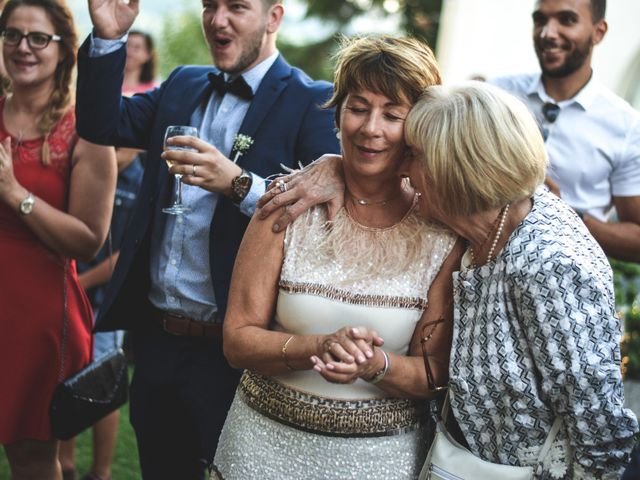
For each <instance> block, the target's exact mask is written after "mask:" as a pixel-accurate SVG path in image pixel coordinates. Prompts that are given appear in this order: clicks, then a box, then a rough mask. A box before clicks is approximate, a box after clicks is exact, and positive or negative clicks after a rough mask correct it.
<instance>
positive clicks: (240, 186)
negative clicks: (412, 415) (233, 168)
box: [231, 168, 253, 205]
mask: <svg viewBox="0 0 640 480" xmlns="http://www.w3.org/2000/svg"><path fill="white" fill-rule="evenodd" d="M252 183H253V177H252V176H251V174H250V173H249V172H247V171H246V170H245V169H244V168H243V169H242V172H240V175H238V176H237V177H235V178H234V179H233V180H231V200H233V203H235V204H236V205H239V204H240V203H241V202H242V200H244V197H246V196H247V194H248V193H249V190H251V184H252Z"/></svg>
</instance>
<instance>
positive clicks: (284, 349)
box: [281, 335, 295, 371]
mask: <svg viewBox="0 0 640 480" xmlns="http://www.w3.org/2000/svg"><path fill="white" fill-rule="evenodd" d="M293 337H295V335H291V336H290V337H289V338H287V341H286V342H284V345H282V351H281V352H282V360H284V364H285V365H286V366H287V368H288V369H289V370H292V371H293V370H294V368H293V367H292V366H291V364H290V363H289V360H287V347H288V346H289V342H290V341H291V340H293Z"/></svg>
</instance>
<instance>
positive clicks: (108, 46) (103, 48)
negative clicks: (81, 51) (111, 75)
mask: <svg viewBox="0 0 640 480" xmlns="http://www.w3.org/2000/svg"><path fill="white" fill-rule="evenodd" d="M128 39H129V33H128V32H127V33H125V34H124V36H122V37H121V38H116V39H115V40H109V39H105V38H98V37H95V36H94V35H93V32H91V41H90V44H89V56H90V57H102V56H104V55H108V54H109V53H112V52H115V51H116V50H118V49H119V48H120V47H122V46H123V45H125V44H126V43H127V40H128Z"/></svg>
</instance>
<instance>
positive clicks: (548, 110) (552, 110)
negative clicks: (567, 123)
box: [540, 102, 560, 142]
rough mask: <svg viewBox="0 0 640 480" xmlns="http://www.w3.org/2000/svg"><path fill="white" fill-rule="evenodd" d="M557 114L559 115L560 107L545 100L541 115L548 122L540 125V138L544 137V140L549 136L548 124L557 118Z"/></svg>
mask: <svg viewBox="0 0 640 480" xmlns="http://www.w3.org/2000/svg"><path fill="white" fill-rule="evenodd" d="M558 115H560V107H559V106H558V105H557V104H555V103H551V102H545V103H544V104H543V105H542V116H543V117H544V119H545V120H546V122H547V123H548V125H541V126H540V130H541V131H542V138H543V139H544V141H545V142H546V141H547V138H549V133H550V128H549V127H550V125H552V124H553V123H555V121H556V120H557V119H558Z"/></svg>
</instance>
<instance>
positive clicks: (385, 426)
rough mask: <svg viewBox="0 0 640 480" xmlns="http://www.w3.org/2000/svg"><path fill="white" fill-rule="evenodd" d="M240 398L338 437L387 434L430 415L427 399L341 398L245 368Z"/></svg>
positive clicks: (303, 426)
mask: <svg viewBox="0 0 640 480" xmlns="http://www.w3.org/2000/svg"><path fill="white" fill-rule="evenodd" d="M239 393H240V398H241V399H242V400H243V401H244V402H245V403H246V404H247V405H248V406H249V407H251V408H253V409H254V410H256V411H258V412H260V413H261V414H263V415H265V416H267V417H269V418H271V419H272V420H276V421H277V422H280V423H283V424H285V425H289V426H290V427H294V428H297V429H299V430H304V431H307V432H312V433H317V434H320V435H329V436H335V437H383V436H387V435H399V434H401V433H406V432H410V431H412V430H415V429H416V428H418V426H419V425H420V422H421V420H422V419H424V418H426V412H427V409H426V406H427V401H426V400H425V401H424V402H422V405H420V404H419V403H418V402H415V401H412V400H406V399H395V398H394V399H389V398H374V399H367V400H337V399H333V398H324V397H319V396H317V395H312V394H309V393H305V392H300V391H298V390H293V389H291V388H289V387H287V386H285V385H283V384H281V383H279V382H276V381H275V380H272V379H270V378H268V377H263V376H262V375H258V374H256V373H253V372H249V371H245V372H244V374H243V375H242V378H241V379H240V388H239Z"/></svg>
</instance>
